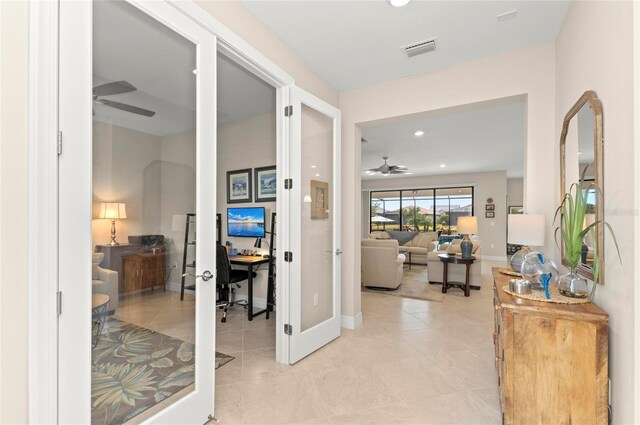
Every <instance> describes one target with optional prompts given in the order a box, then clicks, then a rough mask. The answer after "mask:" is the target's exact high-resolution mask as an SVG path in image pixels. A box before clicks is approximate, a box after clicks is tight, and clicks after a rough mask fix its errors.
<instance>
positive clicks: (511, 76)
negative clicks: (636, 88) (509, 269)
mask: <svg viewBox="0 0 640 425" xmlns="http://www.w3.org/2000/svg"><path fill="white" fill-rule="evenodd" d="M554 72H555V45H554V43H549V44H543V45H538V46H534V47H530V48H526V49H519V50H513V51H510V52H506V53H501V54H497V55H493V56H488V57H485V58H482V59H478V60H474V61H470V62H467V63H464V64H461V65H457V66H452V67H449V68H445V69H442V70H438V71H434V72H430V73H427V74H421V75H415V76H411V77H407V78H401V79H397V80H393V81H386V82H382V83H379V84H374V85H371V86H368V87H362V88H358V89H354V90H349V91H345V92H341V93H340V109H341V110H342V123H343V126H342V146H343V150H342V161H343V167H342V178H343V193H342V199H343V205H342V207H343V214H342V220H343V229H344V230H343V236H342V237H343V251H344V254H343V259H342V260H343V269H342V270H343V272H342V282H343V291H342V310H343V312H342V313H343V314H345V315H356V314H358V313H359V312H360V273H359V270H360V255H359V252H360V232H361V223H360V222H359V221H360V219H361V216H362V214H361V207H362V206H361V196H360V193H361V187H360V186H361V185H360V168H361V164H360V149H361V146H360V145H361V144H360V135H361V132H360V128H359V127H358V124H362V123H369V122H371V121H377V120H382V119H387V118H393V117H399V116H404V115H409V114H415V113H421V112H427V111H433V110H438V109H443V108H448V107H454V106H460V105H466V104H469V103H475V102H482V101H487V100H493V99H497V98H503V97H509V96H516V95H526V102H527V108H526V114H527V115H526V116H527V120H526V122H527V124H526V129H525V131H526V141H527V143H526V147H525V175H526V176H527V177H526V178H525V190H524V198H525V201H524V204H525V206H526V207H527V209H528V211H529V212H530V213H532V214H534V213H540V214H545V215H547V220H548V221H549V222H551V220H552V219H553V213H552V210H553V205H554V204H555V201H556V197H555V194H556V192H554V191H553V182H554V173H555V170H554V167H553V165H551V164H549V158H550V157H551V156H552V155H553V154H554V153H555V152H556V150H557V149H556V145H555V135H554V130H553V125H554V122H555V121H554V120H555V116H554V105H555V96H554V93H555V73H554ZM499 154H500V152H496V155H499ZM552 237H553V235H552V233H551V227H548V231H547V242H548V244H547V246H546V247H545V250H546V251H548V252H552V251H553V243H552V242H551V241H552Z"/></svg>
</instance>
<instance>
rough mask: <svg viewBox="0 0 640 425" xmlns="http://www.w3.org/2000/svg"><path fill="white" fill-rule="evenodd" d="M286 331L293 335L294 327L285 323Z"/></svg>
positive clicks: (287, 333)
mask: <svg viewBox="0 0 640 425" xmlns="http://www.w3.org/2000/svg"><path fill="white" fill-rule="evenodd" d="M284 333H285V334H286V335H293V327H292V326H291V325H287V324H285V325H284Z"/></svg>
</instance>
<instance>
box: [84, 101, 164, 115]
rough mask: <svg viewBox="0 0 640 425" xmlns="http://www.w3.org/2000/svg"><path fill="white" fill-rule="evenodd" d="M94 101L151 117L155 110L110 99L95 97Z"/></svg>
mask: <svg viewBox="0 0 640 425" xmlns="http://www.w3.org/2000/svg"><path fill="white" fill-rule="evenodd" d="M96 102H99V103H102V104H103V105H106V106H111V107H112V108H116V109H120V110H123V111H127V112H131V113H133V114H138V115H144V116H145V117H152V116H154V115H155V114H156V113H155V112H153V111H150V110H148V109H143V108H138V107H137V106H133V105H127V104H126V103H120V102H114V101H112V100H107V99H97V100H96Z"/></svg>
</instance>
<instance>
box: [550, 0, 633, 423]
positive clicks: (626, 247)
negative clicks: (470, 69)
mask: <svg viewBox="0 0 640 425" xmlns="http://www.w3.org/2000/svg"><path fill="white" fill-rule="evenodd" d="M632 8H633V5H632V3H631V2H572V3H571V6H570V7H569V10H568V11H567V15H566V17H565V20H564V23H563V25H562V28H561V30H560V33H559V35H558V38H557V47H556V49H557V50H556V96H555V99H556V115H555V138H554V140H555V145H554V150H553V153H554V157H555V159H556V160H555V168H558V166H559V165H558V164H559V152H558V144H559V139H560V131H561V129H562V122H563V119H564V115H565V114H566V112H567V111H568V110H569V108H571V106H572V105H573V104H574V103H575V102H576V101H577V100H578V98H579V97H580V96H581V95H582V93H583V92H584V91H586V90H594V91H595V92H596V93H597V95H598V97H599V98H600V100H601V102H602V108H603V116H604V140H605V142H604V207H605V220H607V221H608V222H609V223H610V224H611V226H612V227H613V229H614V231H615V232H616V237H617V239H618V244H619V245H620V251H621V253H622V264H620V261H619V260H618V258H617V256H616V255H615V253H614V252H615V251H614V250H615V248H614V246H613V244H612V241H611V237H610V236H606V237H605V261H606V264H605V285H604V286H599V287H598V289H597V292H596V296H595V302H596V303H597V304H598V305H599V306H600V307H602V308H603V309H604V310H605V311H607V312H608V313H609V372H610V378H611V381H612V390H611V398H612V409H613V423H619V424H630V423H633V422H634V417H633V408H634V403H636V404H637V403H638V400H639V399H640V394H638V393H634V387H633V379H632V376H633V369H634V367H635V368H637V367H640V366H638V358H634V351H633V350H634V345H633V331H634V329H633V320H634V308H635V309H637V308H640V306H638V305H636V306H634V304H633V293H634V291H637V290H638V288H636V287H634V285H633V276H634V254H635V252H634V249H635V248H634V242H635V241H636V240H637V238H638V230H639V229H638V228H637V227H635V223H634V215H637V214H638V211H636V210H634V198H633V194H634V190H635V189H636V185H638V184H639V183H638V181H634V162H633V159H634V155H633V153H634V142H633V141H634V128H633V84H634V80H633V10H632ZM636 72H638V71H636ZM635 136H636V137H637V135H635ZM636 148H637V147H636ZM559 186H560V182H559V176H556V179H555V181H554V185H553V187H552V188H549V190H552V189H553V188H559ZM557 193H558V191H557V190H556V194H557ZM558 196H559V195H558ZM557 202H558V198H556V203H557ZM559 259H560V258H559V255H557V254H556V260H559ZM636 390H637V389H636Z"/></svg>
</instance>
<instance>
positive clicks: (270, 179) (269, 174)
mask: <svg viewBox="0 0 640 425" xmlns="http://www.w3.org/2000/svg"><path fill="white" fill-rule="evenodd" d="M253 177H254V185H253V187H254V190H255V199H254V200H255V202H275V200H276V187H277V183H278V180H277V178H276V166H275V165H272V166H270V167H260V168H255V169H254V170H253Z"/></svg>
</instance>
